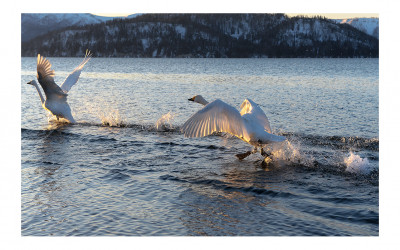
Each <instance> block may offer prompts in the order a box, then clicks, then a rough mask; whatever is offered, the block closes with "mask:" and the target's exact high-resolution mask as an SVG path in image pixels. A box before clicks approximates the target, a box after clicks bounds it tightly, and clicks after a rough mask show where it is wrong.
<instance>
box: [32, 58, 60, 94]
mask: <svg viewBox="0 0 400 250" xmlns="http://www.w3.org/2000/svg"><path fill="white" fill-rule="evenodd" d="M54 76H55V73H54V70H52V69H51V63H50V62H49V60H47V59H46V58H45V57H43V56H41V55H40V54H38V57H37V75H36V77H37V79H38V81H39V83H40V85H41V86H42V88H43V91H44V93H45V95H46V97H47V98H49V97H51V96H53V95H59V96H66V94H65V93H64V92H63V91H62V89H61V88H60V87H59V86H58V85H57V84H56V83H55V82H54Z"/></svg>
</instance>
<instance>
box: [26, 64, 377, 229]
mask: <svg viewBox="0 0 400 250" xmlns="http://www.w3.org/2000/svg"><path fill="white" fill-rule="evenodd" d="M49 59H50V62H51V63H52V65H53V69H55V71H56V78H55V80H56V82H57V83H59V84H60V83H62V82H63V80H64V79H65V77H66V76H67V75H68V74H69V72H70V71H72V69H73V68H75V67H76V66H77V65H78V64H79V63H80V61H81V60H82V58H49ZM378 68H379V67H378V59H128V58H123V59H122V58H120V59H119V58H113V59H109V58H93V59H92V60H91V61H89V63H88V64H87V65H86V66H85V68H84V71H83V72H82V74H81V77H80V80H79V82H78V83H77V84H76V85H75V86H74V87H73V88H72V89H71V91H70V92H69V96H68V102H69V104H70V106H71V109H72V113H73V116H74V118H75V120H76V121H77V122H78V124H74V125H66V124H60V123H57V122H54V119H53V118H51V116H49V115H48V114H47V112H46V111H45V110H44V109H43V108H42V107H41V104H40V99H39V97H38V94H37V92H36V90H35V89H34V88H33V87H32V86H30V85H27V84H26V82H28V81H30V80H32V79H34V78H35V75H36V72H35V69H36V59H35V58H22V69H21V91H22V93H21V94H22V98H21V114H22V117H21V127H22V131H21V134H22V138H21V140H22V153H21V154H22V155H21V157H22V162H21V180H22V182H21V188H22V194H21V195H22V201H21V202H22V206H21V220H22V221H21V223H22V226H21V232H22V235H24V236H28V235H35V236H37V235H56V236H63V235H85V236H91V235H98V236H106V235H128V236H138V235H147V236H153V235H173V236H175V235H178V236H180V235H183V236H185V235H224V236H234V235H261V236H274V235H285V236H288V235H289V236H290V235H301V236H302V235H378V234H379V229H378V228H379V208H378V203H379V188H378V172H379V170H378V169H379V136H378V80H379V76H378ZM196 94H201V95H203V97H205V98H206V99H207V100H209V101H212V100H214V99H216V98H219V99H221V100H223V101H225V102H226V103H228V104H230V105H232V106H234V107H237V108H239V107H240V104H241V103H242V101H243V100H244V99H245V98H251V99H252V100H253V101H255V102H256V103H258V104H259V105H260V107H261V108H262V109H263V110H264V112H265V113H266V115H267V116H268V118H269V120H270V124H271V128H272V130H273V132H274V133H276V134H279V135H285V136H286V137H287V138H288V142H286V143H284V144H282V145H279V146H274V147H270V148H269V150H271V151H272V153H273V157H274V161H273V162H271V163H270V164H268V165H267V166H265V165H264V166H263V165H262V162H263V158H262V157H261V156H260V155H259V154H254V155H251V156H249V157H248V158H246V159H245V160H242V161H239V160H237V159H236V157H235V154H237V153H243V152H245V151H248V150H251V147H250V146H249V145H247V144H246V143H244V142H242V141H241V140H240V139H237V138H235V137H232V136H229V135H225V134H218V135H212V136H208V137H205V138H196V139H191V138H184V137H183V135H182V134H181V133H180V131H179V129H180V126H181V125H182V124H183V123H184V122H185V121H186V120H187V119H188V118H189V117H190V116H191V115H192V114H194V113H195V112H196V111H197V110H199V109H200V108H201V106H200V105H199V104H196V103H192V102H189V101H188V100H187V99H188V98H190V97H192V96H194V95H196ZM168 113H169V115H167V116H165V115H166V114H168ZM163 116H164V118H171V119H169V120H168V119H166V120H164V123H160V121H159V119H160V118H162V117H163ZM49 119H50V122H49V121H48V120H49ZM157 121H159V123H158V125H159V126H158V127H157V126H156V123H157ZM162 124H164V125H162Z"/></svg>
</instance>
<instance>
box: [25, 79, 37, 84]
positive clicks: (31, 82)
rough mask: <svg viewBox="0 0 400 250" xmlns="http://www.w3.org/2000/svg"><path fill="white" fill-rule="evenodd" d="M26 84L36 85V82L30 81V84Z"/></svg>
mask: <svg viewBox="0 0 400 250" xmlns="http://www.w3.org/2000/svg"><path fill="white" fill-rule="evenodd" d="M26 84H30V85H36V81H35V80H32V81H30V82H27V83H26Z"/></svg>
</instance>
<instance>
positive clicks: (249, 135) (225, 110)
mask: <svg viewBox="0 0 400 250" xmlns="http://www.w3.org/2000/svg"><path fill="white" fill-rule="evenodd" d="M188 100H189V101H193V102H197V103H200V104H203V105H204V106H205V107H204V108H202V109H201V110H199V111H198V112H197V113H195V114H194V115H193V116H192V117H190V118H189V120H187V121H186V122H185V123H184V124H183V126H182V128H181V131H182V132H183V134H184V135H185V137H203V136H207V135H210V134H212V133H214V132H226V133H230V134H232V135H234V136H236V137H238V138H240V139H241V140H243V141H245V142H247V143H248V144H250V145H252V146H254V147H255V148H254V150H253V151H248V152H246V153H243V154H237V155H236V157H238V158H239V159H240V160H242V159H244V158H246V157H247V156H249V155H250V154H253V153H256V152H257V147H260V148H261V155H263V156H264V157H268V156H269V154H267V153H266V152H265V151H264V150H263V146H265V145H266V144H269V143H274V142H282V141H285V140H286V138H285V137H284V136H279V135H274V134H271V128H270V125H269V121H268V118H267V116H266V115H265V113H264V111H262V109H261V108H260V107H259V106H258V105H257V104H256V103H255V102H253V101H252V100H250V99H249V98H247V99H245V100H244V102H243V103H242V105H240V108H241V110H240V113H239V111H238V110H237V109H235V108H234V107H232V106H230V105H228V104H226V103H225V102H223V101H221V100H219V99H217V100H215V101H213V102H211V103H208V102H207V101H206V100H205V99H204V98H203V97H202V96H201V95H196V96H194V97H192V98H190V99H188Z"/></svg>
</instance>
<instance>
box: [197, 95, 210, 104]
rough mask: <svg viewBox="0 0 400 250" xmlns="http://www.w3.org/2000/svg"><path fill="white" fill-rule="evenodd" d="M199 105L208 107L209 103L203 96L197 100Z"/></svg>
mask: <svg viewBox="0 0 400 250" xmlns="http://www.w3.org/2000/svg"><path fill="white" fill-rule="evenodd" d="M195 101H196V102H197V103H200V104H203V105H204V106H206V105H207V104H208V102H207V101H206V100H205V99H204V98H203V97H201V96H198V97H196V100H195Z"/></svg>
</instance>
